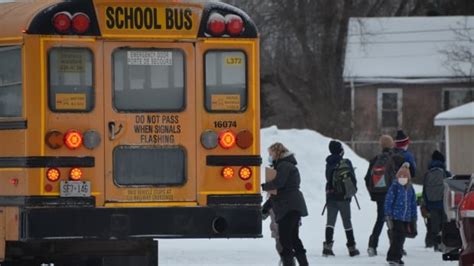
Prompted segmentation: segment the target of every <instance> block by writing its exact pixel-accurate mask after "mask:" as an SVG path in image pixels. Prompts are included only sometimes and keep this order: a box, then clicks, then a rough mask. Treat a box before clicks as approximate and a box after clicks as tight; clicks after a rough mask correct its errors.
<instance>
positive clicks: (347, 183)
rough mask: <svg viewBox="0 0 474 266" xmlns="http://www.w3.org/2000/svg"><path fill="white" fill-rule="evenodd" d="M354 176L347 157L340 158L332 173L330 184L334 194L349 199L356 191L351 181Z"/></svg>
mask: <svg viewBox="0 0 474 266" xmlns="http://www.w3.org/2000/svg"><path fill="white" fill-rule="evenodd" d="M353 178H355V176H354V173H353V169H352V167H351V165H350V164H349V161H348V160H347V159H342V160H341V161H339V163H338V164H337V165H336V167H335V168H334V171H333V173H332V186H333V188H334V194H335V195H336V196H338V197H343V198H344V199H350V198H351V197H353V196H354V195H355V194H356V193H357V188H356V186H355V184H354V182H352V179H353Z"/></svg>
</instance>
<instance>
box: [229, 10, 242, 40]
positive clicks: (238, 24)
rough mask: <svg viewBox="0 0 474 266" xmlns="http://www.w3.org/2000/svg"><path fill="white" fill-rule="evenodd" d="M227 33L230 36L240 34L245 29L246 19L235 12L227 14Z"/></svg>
mask: <svg viewBox="0 0 474 266" xmlns="http://www.w3.org/2000/svg"><path fill="white" fill-rule="evenodd" d="M225 25H226V29H227V33H228V34H229V35H230V36H239V35H240V34H241V33H242V31H243V29H244V21H243V20H242V18H241V17H239V16H237V15H233V14H229V15H226V16H225Z"/></svg>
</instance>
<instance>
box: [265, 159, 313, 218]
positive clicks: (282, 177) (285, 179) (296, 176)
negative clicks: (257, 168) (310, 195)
mask: <svg viewBox="0 0 474 266" xmlns="http://www.w3.org/2000/svg"><path fill="white" fill-rule="evenodd" d="M296 164H297V162H296V159H295V156H294V155H293V154H288V155H286V156H284V157H283V158H281V159H279V160H277V161H274V162H273V168H274V169H275V170H276V172H277V174H276V176H275V179H273V180H272V181H270V182H267V183H264V184H262V189H263V190H265V191H269V190H274V189H276V190H277V194H276V195H273V196H271V197H270V199H271V206H272V209H273V212H274V213H275V218H276V221H277V222H278V221H280V220H281V219H282V218H283V217H285V215H286V214H287V213H289V212H290V211H297V212H299V214H300V215H301V216H307V215H308V209H307V208H306V202H305V200H304V197H303V193H301V191H300V190H299V188H300V183H301V178H300V173H299V171H298V168H296Z"/></svg>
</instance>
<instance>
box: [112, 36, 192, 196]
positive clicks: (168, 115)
mask: <svg viewBox="0 0 474 266" xmlns="http://www.w3.org/2000/svg"><path fill="white" fill-rule="evenodd" d="M124 47H125V48H126V49H128V50H127V54H128V52H134V51H138V52H144V55H147V53H151V54H154V53H155V51H157V53H158V52H159V51H162V50H163V51H176V52H177V53H182V56H183V59H184V62H185V63H184V68H185V70H184V73H183V74H184V84H185V85H184V86H185V88H184V106H183V107H184V109H183V110H179V111H172V112H170V111H156V112H145V111H133V112H127V111H121V110H117V108H118V107H117V106H114V105H113V103H112V102H113V101H114V100H113V99H114V96H113V86H114V84H113V82H112V80H113V79H114V76H113V69H112V66H113V64H114V62H113V60H112V58H113V55H114V53H118V52H119V51H120V49H121V48H124ZM165 53H168V52H165ZM172 55H173V54H172ZM191 58H194V48H193V45H192V44H189V43H171V42H169V43H163V42H160V43H159V42H105V45H104V59H103V60H104V63H105V64H104V93H105V98H106V99H107V100H106V101H105V103H104V108H105V125H104V126H105V127H108V125H109V124H110V123H115V128H116V130H117V131H118V130H120V132H118V133H117V134H116V136H115V139H113V140H112V139H111V138H110V134H111V133H112V132H108V133H107V134H106V136H105V137H104V142H105V154H106V156H105V157H106V163H105V165H106V169H105V194H106V201H107V202H143V203H146V202H161V201H171V202H181V201H195V200H196V179H197V177H196V159H195V157H196V137H195V135H196V131H195V130H196V129H195V128H196V126H195V121H196V119H195V116H196V114H195V112H194V111H193V110H194V108H195V99H196V96H195V74H194V68H195V64H194V62H193V60H189V59H191ZM144 63H149V62H144ZM157 63H158V64H160V62H157ZM168 63H170V62H166V64H168ZM119 78H121V77H119ZM137 86H141V85H137ZM125 90H126V89H124V91H125ZM136 91H137V92H136V93H139V92H140V90H138V89H137V90H136ZM130 93H132V94H133V93H134V92H133V91H131V92H130ZM130 100H131V99H130ZM120 127H122V128H121V129H119V128H120ZM105 130H111V129H110V128H107V129H105ZM121 147H130V149H137V150H139V149H147V148H151V149H156V150H159V149H166V148H170V149H175V148H176V149H181V150H182V151H183V152H184V156H185V165H184V166H185V171H184V174H185V177H184V179H185V180H183V181H184V182H182V183H180V184H172V185H163V184H156V185H153V184H151V185H146V184H145V185H135V184H130V185H121V184H118V183H117V178H116V177H115V178H114V173H113V172H114V169H113V168H114V162H113V159H114V152H116V149H120V148H121ZM143 159H144V160H145V159H146V158H143ZM132 160H137V161H138V160H140V158H133V159H132ZM168 163H173V162H168ZM131 164H132V165H133V163H131ZM137 164H140V162H137ZM168 165H169V167H172V165H171V164H168ZM158 170H159V169H158ZM156 175H157V178H160V177H159V176H158V175H159V174H158V173H156Z"/></svg>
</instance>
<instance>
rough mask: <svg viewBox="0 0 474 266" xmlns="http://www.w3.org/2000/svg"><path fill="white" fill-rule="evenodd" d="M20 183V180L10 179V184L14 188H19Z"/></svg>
mask: <svg viewBox="0 0 474 266" xmlns="http://www.w3.org/2000/svg"><path fill="white" fill-rule="evenodd" d="M19 182H20V181H19V180H18V178H11V179H10V184H12V185H13V186H17V185H18V183H19Z"/></svg>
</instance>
